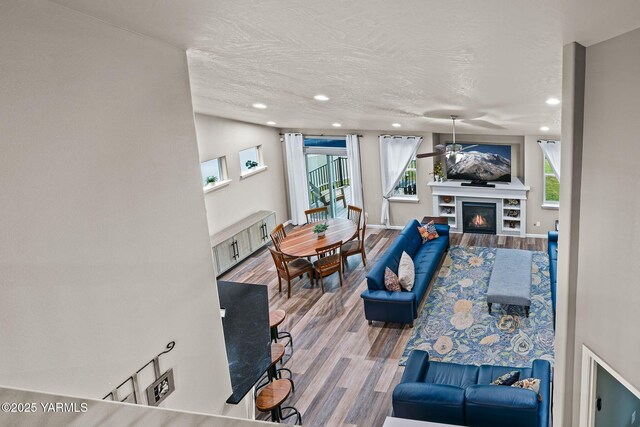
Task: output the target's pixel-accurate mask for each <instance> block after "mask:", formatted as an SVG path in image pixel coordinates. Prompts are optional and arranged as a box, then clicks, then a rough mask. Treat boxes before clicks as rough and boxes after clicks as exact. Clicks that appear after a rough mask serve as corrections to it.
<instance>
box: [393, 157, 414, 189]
mask: <svg viewBox="0 0 640 427" xmlns="http://www.w3.org/2000/svg"><path fill="white" fill-rule="evenodd" d="M416 178H417V173H416V159H415V158H414V159H413V160H411V162H409V166H408V167H407V170H405V171H404V175H402V178H400V181H398V185H396V188H395V189H394V192H393V197H405V198H412V199H415V198H417V196H416V195H417V194H418V192H417V185H416V184H417V182H416Z"/></svg>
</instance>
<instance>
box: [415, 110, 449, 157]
mask: <svg viewBox="0 0 640 427" xmlns="http://www.w3.org/2000/svg"><path fill="white" fill-rule="evenodd" d="M457 118H458V116H456V115H454V114H452V115H451V121H452V122H453V145H452V148H453V149H454V150H455V149H456V147H457V146H456V119H457ZM433 149H434V151H433V152H432V153H421V154H416V157H417V158H418V159H423V158H425V157H434V156H442V155H443V154H445V153H446V152H447V147H446V146H445V145H444V144H438V145H436V146H435V147H433Z"/></svg>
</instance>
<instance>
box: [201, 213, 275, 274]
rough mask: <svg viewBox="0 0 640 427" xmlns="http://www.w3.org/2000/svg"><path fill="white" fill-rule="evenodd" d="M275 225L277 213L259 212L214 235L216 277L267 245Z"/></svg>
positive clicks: (212, 237) (213, 249)
mask: <svg viewBox="0 0 640 427" xmlns="http://www.w3.org/2000/svg"><path fill="white" fill-rule="evenodd" d="M275 225H276V214H275V212H272V211H259V212H256V213H255V214H253V215H250V216H248V217H246V218H244V219H242V220H240V221H238V222H237V223H235V224H233V225H232V226H230V227H227V228H226V229H225V230H223V231H221V232H219V233H216V234H214V235H212V236H211V249H212V252H213V259H214V265H215V267H216V276H219V275H220V274H222V273H224V272H225V271H227V270H229V269H231V268H232V267H233V266H235V265H236V264H238V263H239V262H240V261H242V260H244V259H245V258H247V257H248V256H249V255H251V254H252V253H254V252H255V251H257V250H258V249H260V248H262V247H263V246H264V245H265V244H267V243H268V242H269V240H270V237H269V233H271V230H273V229H274V227H275Z"/></svg>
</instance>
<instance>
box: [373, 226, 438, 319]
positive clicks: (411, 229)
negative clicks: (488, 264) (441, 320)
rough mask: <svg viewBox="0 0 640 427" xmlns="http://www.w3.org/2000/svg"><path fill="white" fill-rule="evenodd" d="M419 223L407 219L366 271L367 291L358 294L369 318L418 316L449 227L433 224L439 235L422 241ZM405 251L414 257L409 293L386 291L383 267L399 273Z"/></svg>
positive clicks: (411, 317) (412, 317) (414, 317)
mask: <svg viewBox="0 0 640 427" xmlns="http://www.w3.org/2000/svg"><path fill="white" fill-rule="evenodd" d="M420 226H421V224H420V223H419V222H418V221H417V220H415V219H414V220H412V221H409V223H408V224H407V225H406V226H405V227H404V229H403V230H402V232H401V233H400V235H399V236H398V237H397V238H396V239H395V240H394V241H393V243H392V244H391V246H390V247H389V249H388V250H387V251H386V252H385V253H384V255H382V257H381V258H380V259H379V260H378V262H377V263H376V264H375V265H374V266H373V267H372V268H371V270H370V271H369V274H367V288H368V289H367V290H366V291H364V292H363V293H362V294H361V295H360V296H361V297H362V299H363V300H364V316H365V318H366V319H367V320H368V321H369V324H371V322H372V321H374V320H376V321H380V322H394V323H408V324H410V325H411V326H413V321H414V319H416V318H417V317H418V307H419V305H420V302H421V301H422V298H424V295H425V293H426V291H427V287H428V286H429V282H431V278H432V277H433V275H434V273H435V272H436V269H437V268H438V264H439V263H440V259H442V257H443V255H444V254H445V252H446V251H447V249H448V248H449V226H448V225H445V224H436V230H437V231H438V234H439V235H440V237H438V238H437V239H434V240H431V241H429V242H427V243H424V244H423V243H422V236H420V232H419V231H418V227H420ZM403 251H405V252H407V254H409V256H411V258H412V259H413V262H414V266H415V273H416V277H415V284H414V285H413V289H412V290H411V291H410V292H406V291H402V292H389V291H387V289H386V288H385V287H384V271H385V268H386V267H389V268H391V270H393V272H394V273H396V274H397V273H398V264H399V263H400V257H401V256H402V252H403Z"/></svg>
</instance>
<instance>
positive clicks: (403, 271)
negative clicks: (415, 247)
mask: <svg viewBox="0 0 640 427" xmlns="http://www.w3.org/2000/svg"><path fill="white" fill-rule="evenodd" d="M415 279H416V271H415V266H414V265H413V260H412V259H411V257H410V256H409V254H408V253H406V252H402V257H400V265H399V266H398V280H399V281H400V286H402V288H403V289H405V290H407V291H410V290H411V289H413V283H414V281H415Z"/></svg>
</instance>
